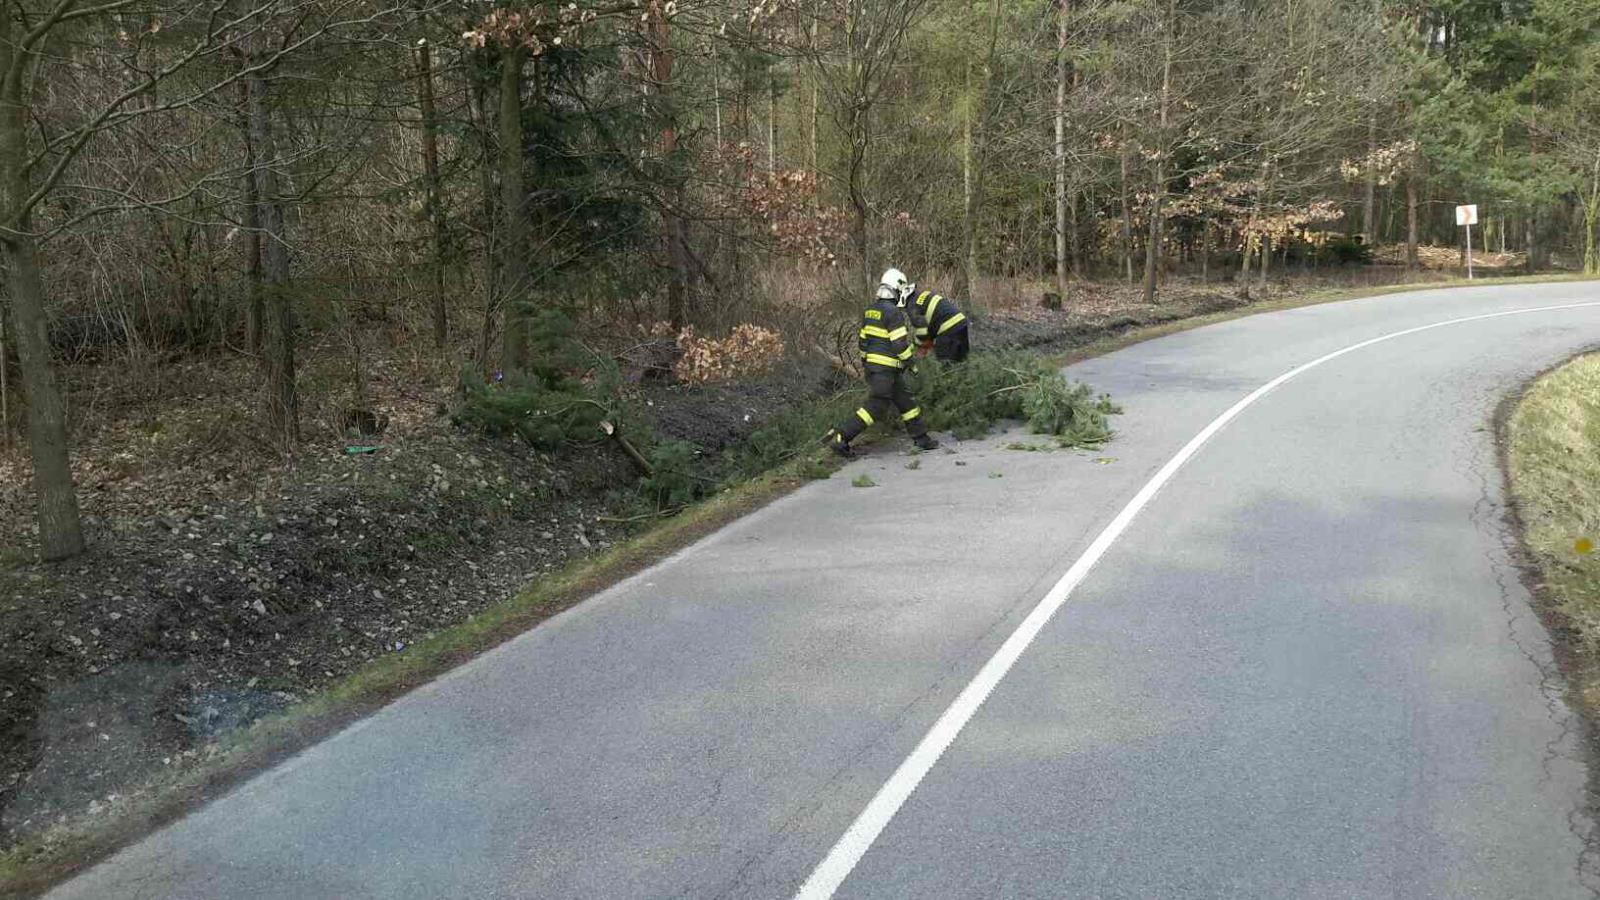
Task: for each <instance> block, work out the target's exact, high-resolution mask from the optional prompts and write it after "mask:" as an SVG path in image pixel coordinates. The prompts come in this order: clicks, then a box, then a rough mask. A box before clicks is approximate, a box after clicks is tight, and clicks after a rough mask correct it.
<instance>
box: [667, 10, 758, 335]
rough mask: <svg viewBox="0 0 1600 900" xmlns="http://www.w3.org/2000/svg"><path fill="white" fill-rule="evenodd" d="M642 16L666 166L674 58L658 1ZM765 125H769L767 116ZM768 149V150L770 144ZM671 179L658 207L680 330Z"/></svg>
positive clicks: (670, 316) (679, 233)
mask: <svg viewBox="0 0 1600 900" xmlns="http://www.w3.org/2000/svg"><path fill="white" fill-rule="evenodd" d="M646 15H647V16H648V17H649V20H650V89H651V90H652V91H653V92H654V93H655V97H656V104H657V109H656V112H657V114H658V115H660V116H662V125H661V156H662V159H663V161H664V162H665V163H666V164H667V165H668V166H672V165H674V162H673V159H672V157H673V155H674V154H676V153H677V152H678V129H677V115H676V113H675V112H674V111H673V109H672V66H673V63H674V61H675V60H674V56H673V52H672V35H671V32H670V31H669V30H668V26H667V15H666V10H665V8H664V6H663V3H662V0H650V4H649V6H648V8H647V11H646ZM768 124H769V125H770V124H771V122H770V119H769V122H768ZM719 150H720V148H719ZM768 150H769V153H770V150H771V146H770V144H769V145H768ZM769 165H770V162H769ZM671 182H672V183H671V186H670V187H669V188H668V190H667V197H666V202H665V203H664V204H663V205H662V208H661V225H662V239H663V241H664V242H665V244H666V251H667V268H668V270H669V271H668V280H667V321H668V322H669V323H670V324H671V325H672V327H673V328H674V329H680V330H681V329H682V328H683V327H684V326H685V325H686V324H688V318H689V316H688V313H689V309H688V307H689V252H688V245H687V244H686V243H685V240H686V239H685V235H684V225H683V217H682V216H680V215H679V213H678V210H677V205H678V202H679V199H680V196H681V194H680V187H679V186H678V181H677V178H676V176H672V177H671Z"/></svg>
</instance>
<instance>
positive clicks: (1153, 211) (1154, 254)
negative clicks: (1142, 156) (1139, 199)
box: [1144, 161, 1164, 303]
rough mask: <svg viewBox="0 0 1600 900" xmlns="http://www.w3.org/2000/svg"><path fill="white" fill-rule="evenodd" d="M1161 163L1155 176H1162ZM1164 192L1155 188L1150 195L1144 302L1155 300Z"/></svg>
mask: <svg viewBox="0 0 1600 900" xmlns="http://www.w3.org/2000/svg"><path fill="white" fill-rule="evenodd" d="M1162 168H1163V167H1162V165H1161V163H1160V162H1159V161H1158V162H1157V163H1156V178H1158V179H1160V178H1161V177H1162ZM1162 193H1164V192H1163V191H1161V190H1160V189H1157V190H1156V191H1155V192H1154V194H1153V195H1152V196H1151V197H1150V226H1149V228H1148V229H1147V233H1148V234H1149V238H1148V240H1147V241H1146V243H1145V247H1144V302H1146V303H1154V302H1156V277H1157V271H1156V270H1157V269H1158V268H1160V266H1159V265H1158V264H1157V263H1158V261H1159V257H1160V254H1161V240H1162V238H1161V195H1162Z"/></svg>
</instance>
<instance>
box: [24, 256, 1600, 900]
mask: <svg viewBox="0 0 1600 900" xmlns="http://www.w3.org/2000/svg"><path fill="white" fill-rule="evenodd" d="M1573 304H1592V305H1584V306H1574V305H1573ZM1557 306H1559V307H1564V308H1560V309H1540V308H1543V307H1557ZM1536 309H1537V310H1539V311H1532V312H1520V311H1522V310H1536ZM1514 311H1519V312H1514ZM1512 312H1514V314H1510V315H1491V314H1495V313H1512ZM1474 317H1476V318H1474ZM1457 319H1467V321H1459V322H1456V323H1455V324H1450V325H1441V326H1440V327H1433V328H1423V326H1429V325H1434V324H1436V323H1442V322H1445V321H1447V320H1457ZM1409 329H1420V330H1416V331H1411V332H1410V333H1405V334H1399V335H1397V336H1395V337H1392V338H1390V339H1387V340H1382V341H1377V342H1372V343H1366V344H1365V345H1364V346H1359V347H1357V346H1356V345H1360V344H1363V343H1364V342H1369V341H1372V339H1374V338H1379V337H1383V336H1385V335H1391V334H1395V333H1397V332H1403V331H1407V330H1409ZM1597 340H1600V285H1594V284H1553V285H1541V286H1527V287H1491V288H1474V289H1467V290H1450V291H1422V292H1416V293H1411V294H1401V295H1393V296H1388V297H1382V298H1374V299H1368V300H1360V301H1353V302H1349V303H1341V304H1333V305H1326V306H1318V307H1309V308H1305V309H1299V310H1291V311H1286V312H1279V313H1271V314H1265V315H1259V316H1253V317H1250V318H1246V319H1240V320H1237V321H1234V322H1229V323H1224V324H1220V325H1215V326H1211V327H1207V328H1203V329H1198V330H1195V331H1191V332H1187V333H1184V334H1179V335H1175V336H1172V337H1167V338H1163V339H1160V340H1155V341H1150V342H1147V343H1144V344H1140V345H1137V346H1134V347H1131V348H1129V349H1126V350H1123V351H1120V352H1117V353H1114V354H1111V355H1109V356H1105V357H1102V358H1099V359H1096V360H1092V361H1089V362H1086V363H1083V364H1081V365H1078V366H1075V367H1073V369H1072V370H1071V374H1072V375H1074V376H1075V377H1080V378H1083V379H1085V380H1087V381H1089V382H1091V383H1092V384H1093V385H1094V386H1095V387H1096V388H1098V389H1102V390H1107V391H1110V392H1111V393H1112V394H1113V395H1114V396H1115V398H1116V400H1117V401H1118V402H1119V403H1121V404H1122V405H1123V407H1124V408H1125V409H1126V413H1125V414H1124V415H1123V416H1121V417H1120V418H1119V419H1118V420H1117V427H1118V428H1119V436H1118V439H1117V440H1116V441H1115V442H1113V443H1112V444H1110V445H1108V446H1107V447H1106V448H1105V450H1104V451H1103V452H1102V453H1063V452H1054V453H1022V452H1017V451H1009V450H1006V449H1004V447H1005V445H1006V444H1007V443H1009V442H1011V441H1012V440H1015V439H1017V438H1016V437H1015V436H1008V437H1003V438H997V439H993V440H989V441H984V442H975V443H965V444H962V445H961V447H960V450H959V452H958V453H955V454H944V453H936V454H932V455H926V456H924V457H922V460H923V462H922V465H921V467H920V468H918V469H916V470H908V469H906V468H905V467H904V466H905V463H906V461H907V458H906V457H904V456H901V455H898V454H895V453H891V452H889V451H886V450H880V451H879V452H878V453H877V454H875V455H873V456H872V457H870V458H868V459H864V460H862V461H860V462H856V463H853V464H852V465H851V466H850V467H849V468H847V469H846V470H845V471H844V472H843V473H841V474H839V475H835V476H834V477H833V478H832V479H830V480H828V481H824V482H817V483H814V484H812V485H810V486H808V487H806V488H805V489H803V490H801V491H799V492H797V493H795V494H793V495H791V496H789V497H786V498H784V499H783V500H781V501H779V502H777V503H775V504H773V505H771V506H769V507H768V508H766V509H764V510H762V511H760V512H758V513H756V514H754V515H751V516H749V517H747V518H745V519H743V520H741V521H740V522H738V523H736V524H734V525H732V526H731V527H729V528H727V529H724V530H723V531H721V532H719V533H718V534H716V535H713V536H712V537H710V538H708V539H706V540H705V541H702V542H701V543H699V544H697V545H695V546H693V547H691V548H689V549H688V550H686V551H684V552H682V553H679V554H677V555H675V556H674V557H672V558H671V559H669V560H667V561H665V562H663V563H662V564H661V565H659V566H657V567H655V568H653V569H651V570H649V571H647V572H644V573H642V574H641V575H639V576H637V577H635V578H633V579H630V580H629V581H627V582H624V583H622V584H620V585H618V586H617V587H616V588H614V589H612V590H610V591H607V592H606V593H604V594H602V595H600V596H599V597H596V598H595V599H593V600H591V601H589V602H588V603H585V604H583V605H582V606H580V607H578V608H576V609H574V610H571V611H569V612H567V613H565V614H563V615H561V616H559V617H557V618H555V619H553V620H551V621H550V622H549V623H547V624H546V625H544V626H542V627H540V628H537V629H535V630H533V631H531V632H529V633H528V634H525V635H523V636H521V637H520V638H517V639H516V640H514V641H512V642H510V643H508V644H506V645H504V646H502V647H501V648H499V649H498V650H496V651H494V652H492V653H489V654H487V655H485V656H484V657H481V658H480V659H478V660H476V661H475V662H473V663H471V664H468V665H467V666H464V667H463V668H461V669H458V670H457V671H455V672H453V673H451V674H450V675H448V676H446V677H445V678H443V679H441V680H439V681H438V682H436V683H434V684H432V685H429V686H427V687H425V688H423V689H420V690H418V691H416V692H415V693H413V694H411V695H409V696H407V697H405V698H403V699H402V700H400V701H398V702H396V703H395V704H393V705H391V706H390V707H388V708H387V709H385V710H384V711H382V712H381V713H379V714H377V715H375V716H373V717H371V718H369V719H367V720H365V721H364V722H362V723H360V724H359V725H357V726H355V727H353V728H351V729H349V730H347V731H346V732H344V733H342V734H340V735H339V736H337V737H335V738H333V739H331V740H328V741H326V742H324V743H322V744H320V745H318V746H316V747H314V748H312V749H310V750H308V751H307V752H305V753H303V754H301V755H300V756H298V757H296V758H295V759H293V760H291V761H290V762H288V763H286V764H285V765H283V766H280V767H278V768H277V769H274V770H272V771H270V772H267V773H265V774H263V775H262V776H260V777H258V778H256V779H254V780H253V781H251V782H249V783H247V784H246V785H244V786H243V787H241V788H240V789H238V790H236V791H235V792H233V793H232V794H231V795H229V796H228V797H225V798H223V799H221V800H219V801H217V802H215V803H213V804H212V805H210V806H209V807H207V808H205V809H204V810H201V811H200V812H198V813H196V814H194V815H191V816H189V817H188V818H186V819H184V820H183V821H181V822H178V823H176V824H175V825H173V826H171V827H169V828H167V829H165V830H163V831H161V832H159V833H158V834H156V835H154V836H152V837H150V838H148V839H147V840H145V841H143V842H142V843H140V844H137V845H135V846H133V847H131V848H129V849H128V850H126V851H124V852H123V853H121V854H119V855H117V856H116V857H114V858H112V859H111V860H109V861H108V862H106V863H105V864H103V865H101V866H99V867H97V868H95V869H93V870H92V871H90V872H88V873H86V874H85V875H83V876H81V877H79V878H78V879H76V880H74V881H72V882H70V883H68V884H66V885H64V886H62V887H61V888H59V889H58V890H57V891H56V892H55V893H54V894H52V895H51V896H53V897H60V898H78V897H85V898H88V897H118V898H133V897H152V898H154V897H179V898H212V897H228V898H257V897H260V898H266V897H272V898H279V897H281V898H304V897H384V898H394V897H508V898H509V897H519V898H520V897H695V898H699V897H777V898H782V897H787V896H791V895H793V894H794V893H795V892H796V891H799V890H801V889H802V885H806V889H807V890H809V891H811V894H810V895H811V896H826V895H827V894H828V893H829V891H830V890H832V889H833V887H834V886H835V885H837V896H840V897H999V896H1006V897H1024V896H1041V897H1042V896H1049V897H1241V896H1253V897H1406V898H1414V897H1465V896H1472V897H1583V896H1590V895H1591V894H1592V893H1593V891H1594V889H1595V887H1596V885H1597V883H1600V871H1597V863H1596V861H1595V860H1594V859H1592V858H1591V854H1590V853H1589V852H1588V851H1587V850H1586V848H1587V847H1588V845H1589V841H1590V838H1591V836H1592V832H1593V830H1594V825H1593V823H1592V821H1591V819H1590V817H1589V814H1588V812H1587V811H1586V809H1585V807H1584V806H1583V797H1584V792H1585V787H1586V779H1587V777H1588V766H1587V762H1586V757H1585V753H1584V748H1583V745H1582V742H1581V728H1580V723H1579V722H1578V721H1577V720H1576V718H1575V716H1574V714H1573V713H1572V712H1571V711H1570V710H1569V709H1568V708H1567V706H1566V704H1565V702H1564V700H1563V691H1564V685H1563V684H1562V682H1561V680H1560V677H1559V675H1558V674H1557V673H1556V671H1555V669H1554V666H1553V664H1552V662H1551V654H1550V650H1549V646H1548V637H1547V635H1546V634H1545V632H1544V630H1543V628H1542V626H1541V625H1540V623H1539V621H1538V619H1537V617H1536V616H1535V615H1534V614H1533V613H1532V612H1531V610H1530V609H1529V598H1528V596H1527V594H1526V592H1525V591H1524V589H1523V587H1522V585H1521V583H1520V581H1519V580H1518V576H1517V573H1516V571H1515V570H1514V568H1513V567H1512V564H1511V560H1510V555H1509V553H1508V544H1509V540H1508V537H1507V535H1506V534H1505V531H1504V526H1503V523H1502V518H1501V516H1502V502H1503V498H1502V496H1501V490H1500V475H1499V473H1498V470H1497V468H1496V460H1495V453H1494V447H1493V439H1492V431H1491V428H1490V417H1491V415H1492V412H1493V409H1494V407H1495V405H1496V404H1497V403H1498V402H1499V400H1500V399H1501V398H1502V397H1503V396H1504V395H1505V394H1506V392H1507V391H1508V390H1510V389H1511V388H1513V387H1514V386H1516V385H1517V384H1518V383H1520V381H1521V380H1523V379H1524V378H1526V377H1527V376H1529V375H1531V374H1532V373H1534V372H1536V371H1537V370H1539V369H1540V368H1542V367H1544V366H1547V365H1549V364H1550V363H1552V362H1555V361H1557V360H1559V359H1561V358H1562V357H1564V356H1566V355H1568V354H1570V353H1572V352H1574V351H1576V350H1579V349H1582V348H1584V347H1586V346H1588V345H1590V344H1591V343H1594V342H1596V341H1597ZM1351 347H1355V349H1350V350H1349V351H1348V352H1345V353H1343V354H1342V355H1336V356H1331V357H1329V355H1330V354H1336V353H1338V351H1341V350H1345V349H1346V348H1351ZM1324 357H1329V358H1326V359H1324ZM1317 360H1322V361H1321V362H1320V363H1318V364H1317V365H1315V366H1313V367H1310V368H1306V369H1303V370H1300V371H1297V372H1295V374H1294V375H1293V377H1291V378H1289V379H1287V380H1284V381H1281V382H1280V383H1278V384H1277V385H1276V386H1275V387H1273V388H1272V389H1271V390H1270V391H1267V392H1265V393H1260V394H1256V395H1255V396H1254V399H1252V400H1251V401H1250V402H1249V403H1248V404H1247V405H1244V406H1240V405H1239V404H1240V402H1241V401H1242V400H1244V399H1246V398H1248V397H1251V396H1252V392H1256V391H1258V389H1260V388H1262V387H1263V386H1264V385H1267V384H1268V383H1270V382H1273V380H1274V379H1278V378H1279V377H1280V376H1284V375H1285V374H1286V373H1289V372H1292V371H1295V370H1296V368H1297V367H1300V366H1303V365H1305V364H1307V363H1311V362H1313V361H1317ZM1230 411H1231V412H1232V414H1233V417H1232V418H1231V420H1228V421H1226V422H1222V423H1220V427H1215V430H1214V433H1212V434H1211V435H1210V437H1209V439H1208V440H1206V441H1205V442H1204V443H1203V444H1196V443H1192V441H1194V439H1195V438H1196V435H1198V434H1201V433H1202V432H1203V431H1204V430H1205V429H1207V427H1208V425H1209V426H1216V425H1218V424H1219V419H1218V417H1219V416H1224V415H1225V414H1228V413H1229V412H1230ZM1186 445H1187V447H1188V450H1187V451H1185V447H1186ZM1184 452H1187V453H1189V454H1190V455H1188V456H1187V457H1186V461H1184V462H1183V463H1182V465H1181V466H1180V467H1176V468H1174V467H1173V466H1172V465H1169V464H1170V463H1172V462H1173V461H1174V459H1175V457H1176V456H1177V455H1179V454H1180V453H1184ZM1164 466H1165V467H1166V468H1163V467H1164ZM860 472H868V473H870V474H871V475H872V477H873V478H874V479H875V480H876V481H877V482H878V484H879V485H880V486H879V487H876V488H871V489H858V488H853V487H851V485H850V481H851V478H852V477H854V476H855V475H856V474H858V473H860ZM1156 477H1161V478H1165V479H1167V480H1165V481H1164V483H1162V484H1161V485H1160V489H1159V491H1154V490H1152V488H1153V485H1152V478H1156ZM1142 489H1143V493H1141V490H1142ZM1141 498H1142V499H1141ZM1130 501H1133V502H1134V504H1135V505H1136V506H1137V515H1133V516H1131V517H1130V516H1129V514H1128V511H1129V510H1130V509H1132V507H1130V506H1129V504H1130ZM1119 514H1120V515H1119ZM1119 523H1120V524H1119ZM1108 526H1110V529H1111V530H1110V531H1108V530H1107V529H1108ZM1113 532H1114V533H1113ZM1108 535H1109V537H1110V538H1114V539H1111V540H1108V539H1107V536H1108ZM1097 538H1098V540H1097ZM1086 554H1087V555H1086ZM896 556H898V557H899V560H898V561H896V562H894V563H892V564H891V563H890V562H889V561H890V560H894V559H895V557H896ZM1088 562H1093V563H1094V565H1093V566H1092V567H1089V566H1088ZM1042 600H1043V601H1045V602H1046V606H1049V607H1050V609H1055V607H1056V606H1058V607H1059V608H1058V609H1056V610H1055V612H1054V615H1052V616H1049V617H1048V618H1045V617H1044V613H1047V612H1049V611H1050V609H1045V608H1042V607H1041V605H1040V604H1041V601H1042ZM1030 615H1031V617H1030ZM1019 628H1020V629H1022V631H1021V632H1019ZM1024 633H1026V635H1027V636H1031V637H1032V641H1031V643H1027V644H1026V646H1025V647H1022V648H1021V650H1022V652H1020V654H1016V655H1015V661H1014V664H1013V665H1011V666H1010V667H1009V669H1006V668H1005V667H1003V666H1001V668H1000V671H999V675H1002V676H1003V677H996V678H993V684H992V685H991V684H989V683H983V684H980V685H979V687H976V688H973V689H972V690H965V689H966V688H967V687H968V685H969V684H972V683H974V679H975V678H980V679H981V678H989V677H990V676H995V675H996V665H997V664H996V663H991V660H992V659H993V658H995V656H996V654H997V652H998V653H1000V654H1002V655H1004V654H1006V653H1010V652H1011V651H1013V650H1016V649H1018V647H1019V643H1018V642H1019V641H1020V640H1021V638H1018V637H1013V636H1014V635H1019V634H1024ZM1008 639H1010V641H1009V642H1008ZM986 664H987V665H986ZM990 686H992V687H993V690H992V692H988V693H985V689H986V688H987V687H990ZM951 710H954V712H950V711H951ZM951 716H955V717H956V720H957V721H956V722H955V724H961V725H964V728H961V729H960V730H959V731H954V730H951V729H952V727H953V726H952V719H951ZM941 717H943V718H941ZM936 722H937V723H941V724H938V725H936V724H935V723H936ZM930 729H931V732H930ZM930 733H931V734H932V737H931V738H929V741H925V740H924V738H925V737H927V736H929V735H930ZM930 741H931V743H930ZM919 746H920V747H921V750H920V751H918V748H919ZM914 751H916V752H914ZM919 753H920V755H918V754H919ZM908 757H910V758H911V759H910V761H909V762H908V761H907V760H908ZM902 800H903V804H902V803H901V802H900V801H902ZM847 833H848V834H849V835H850V837H848V838H846V839H845V840H841V836H845V835H846V834H847ZM825 861H826V862H825ZM808 878H809V879H810V881H809V882H808Z"/></svg>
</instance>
